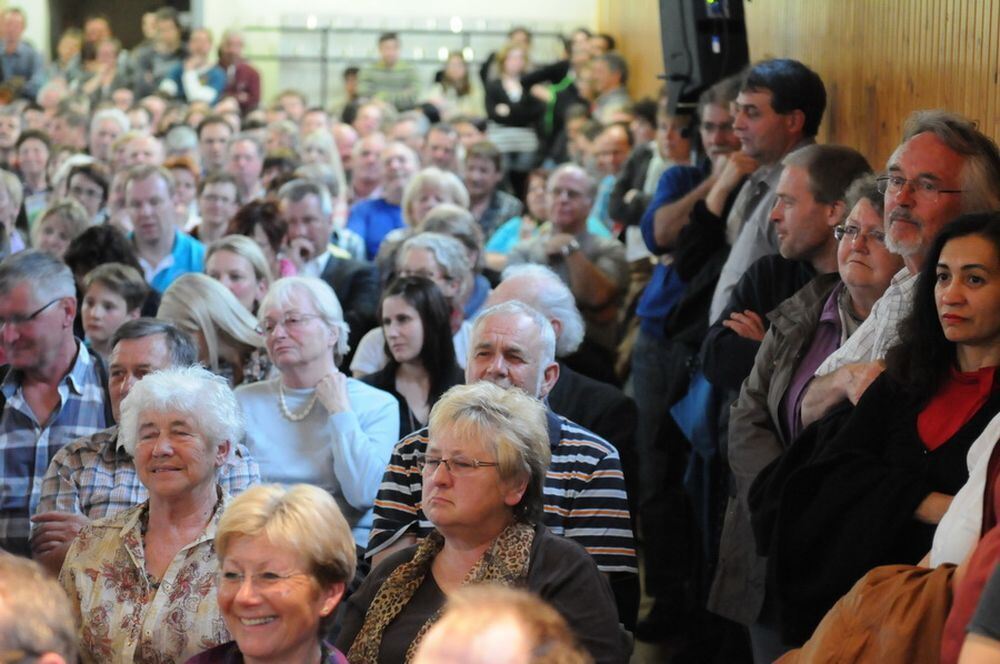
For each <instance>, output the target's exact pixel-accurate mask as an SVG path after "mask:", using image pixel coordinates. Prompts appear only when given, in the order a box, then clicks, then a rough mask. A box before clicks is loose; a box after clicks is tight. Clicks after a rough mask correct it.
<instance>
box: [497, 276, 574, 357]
mask: <svg viewBox="0 0 1000 664" xmlns="http://www.w3.org/2000/svg"><path fill="white" fill-rule="evenodd" d="M513 280H518V281H524V282H525V287H524V288H521V289H519V290H520V293H521V295H522V296H526V297H524V298H523V299H522V300H521V301H522V302H524V303H525V304H527V305H529V306H531V307H533V308H535V309H537V310H538V311H540V312H541V313H542V314H544V315H545V316H546V317H548V318H549V319H550V320H551V319H553V318H554V319H555V320H557V321H559V322H560V324H561V325H562V332H560V334H559V335H558V337H557V338H556V357H566V356H567V355H572V354H573V353H575V352H576V350H577V349H578V348H579V347H580V344H581V343H583V336H584V331H585V326H584V324H583V316H581V315H580V310H579V309H578V308H577V306H576V298H575V297H573V292H572V291H571V290H570V289H569V287H568V286H567V285H566V284H565V283H564V282H563V280H562V279H560V278H559V275H557V274H556V273H555V272H553V271H552V269H551V268H549V267H546V266H544V265H536V264H533V263H523V264H521V265H511V266H510V267H508V268H507V269H505V270H504V271H503V274H502V275H501V276H500V281H501V282H506V281H513Z"/></svg>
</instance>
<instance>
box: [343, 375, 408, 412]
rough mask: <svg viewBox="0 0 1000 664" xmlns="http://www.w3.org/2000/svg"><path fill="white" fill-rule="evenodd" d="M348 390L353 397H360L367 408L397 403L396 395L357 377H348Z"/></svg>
mask: <svg viewBox="0 0 1000 664" xmlns="http://www.w3.org/2000/svg"><path fill="white" fill-rule="evenodd" d="M347 391H348V393H349V394H350V395H351V397H352V399H353V398H355V397H356V398H358V399H360V400H361V401H362V403H364V405H365V407H366V409H373V408H377V407H383V406H385V405H387V404H392V405H395V404H396V397H394V396H392V395H391V394H389V393H388V392H386V391H385V390H381V389H379V388H377V387H374V386H372V385H369V384H368V383H366V382H364V381H362V380H359V379H357V378H348V379H347Z"/></svg>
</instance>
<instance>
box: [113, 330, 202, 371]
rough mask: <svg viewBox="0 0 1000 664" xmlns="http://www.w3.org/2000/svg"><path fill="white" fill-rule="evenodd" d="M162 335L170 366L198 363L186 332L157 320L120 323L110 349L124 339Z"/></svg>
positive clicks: (195, 349)
mask: <svg viewBox="0 0 1000 664" xmlns="http://www.w3.org/2000/svg"><path fill="white" fill-rule="evenodd" d="M157 334H162V335H163V338H164V339H165V340H166V342H167V350H168V351H169V352H170V364H171V366H175V367H186V366H188V365H191V364H195V363H196V362H197V361H198V349H197V348H195V345H194V341H192V340H191V337H190V336H188V334H187V332H185V331H184V330H182V329H180V328H179V327H177V326H176V325H174V324H173V323H169V322H167V321H165V320H160V319H158V318H136V319H135V320H130V321H127V322H125V323H122V324H121V325H120V326H119V327H118V329H117V330H115V333H114V335H112V337H111V348H114V347H115V346H117V345H118V343H119V342H120V341H124V340H125V339H145V338H146V337H152V336H155V335H157Z"/></svg>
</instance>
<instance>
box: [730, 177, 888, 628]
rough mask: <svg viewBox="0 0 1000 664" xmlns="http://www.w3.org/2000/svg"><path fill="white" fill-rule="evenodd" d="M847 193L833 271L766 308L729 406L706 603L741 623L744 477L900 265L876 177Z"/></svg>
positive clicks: (746, 584) (759, 576) (755, 605)
mask: <svg viewBox="0 0 1000 664" xmlns="http://www.w3.org/2000/svg"><path fill="white" fill-rule="evenodd" d="M846 202H847V206H848V209H850V213H849V214H848V215H847V218H846V219H845V220H844V222H843V224H842V225H840V226H838V227H837V228H836V229H835V236H836V237H837V239H838V244H837V269H838V272H839V275H838V274H827V275H821V276H819V277H817V278H816V279H814V280H813V281H812V282H811V283H809V284H808V285H806V286H805V287H804V288H803V289H802V290H800V291H799V292H798V293H797V294H795V295H794V296H793V297H791V298H789V299H788V300H786V301H785V302H784V303H782V304H781V305H780V306H779V307H778V308H777V309H775V310H774V311H773V312H772V313H771V314H769V316H768V318H770V320H771V325H770V328H769V329H768V332H767V334H766V335H765V336H764V340H763V341H762V342H761V346H760V350H759V352H758V353H757V357H756V360H755V361H754V365H753V370H752V371H751V372H750V376H749V377H748V378H747V380H746V382H744V383H743V388H742V390H741V391H740V396H739V399H738V400H737V401H736V403H735V404H734V406H733V408H732V411H731V413H730V419H729V463H730V466H731V468H732V472H733V477H734V479H735V481H736V489H737V491H736V495H735V496H732V497H730V499H729V505H728V508H727V510H726V517H725V524H724V527H723V534H722V543H721V549H720V561H719V567H718V569H717V572H716V577H715V586H714V588H713V595H712V602H713V604H712V608H713V609H716V610H718V611H720V612H723V615H726V616H727V617H730V618H733V619H737V620H740V621H741V622H743V623H745V624H751V623H754V622H755V620H756V619H757V617H758V615H759V613H760V611H761V605H762V602H763V600H764V592H763V580H764V579H763V575H764V559H763V558H762V557H760V556H758V555H757V552H756V551H755V549H754V539H753V532H752V530H751V527H750V511H749V508H748V506H747V494H748V492H749V491H750V484H751V483H752V482H753V480H754V479H755V478H756V477H757V474H758V473H759V472H760V471H761V470H762V469H763V468H764V467H765V466H766V465H767V464H769V463H771V462H772V461H773V460H774V459H776V458H777V457H779V456H780V455H781V454H782V453H783V452H784V450H786V449H788V448H789V447H790V446H791V445H792V443H793V441H794V440H795V439H796V437H798V435H799V433H800V431H801V430H802V420H801V417H800V412H799V411H800V409H801V399H802V394H803V392H804V390H805V387H806V386H807V385H808V383H809V381H810V379H811V378H812V376H813V373H814V372H815V370H816V368H817V367H818V366H819V365H820V364H821V363H822V361H823V360H824V359H825V358H826V356H827V355H829V354H830V353H832V352H833V351H834V350H836V349H837V348H838V347H840V345H841V344H842V343H843V342H844V341H845V340H846V339H847V338H848V337H849V336H850V335H851V334H852V333H853V332H854V330H856V329H857V328H858V326H859V325H860V324H861V322H862V321H864V319H865V318H867V317H868V314H869V312H870V311H871V308H872V305H873V304H874V303H875V301H876V300H878V298H879V297H881V296H882V293H883V292H884V291H885V289H886V288H887V287H888V286H889V282H890V280H891V279H892V276H893V275H894V274H895V273H896V272H897V271H898V270H899V269H901V267H902V260H901V259H900V258H899V257H898V256H896V255H895V254H892V253H890V252H889V250H888V249H887V248H886V246H885V243H884V241H885V234H884V232H883V223H882V212H883V198H882V195H881V194H880V193H879V192H878V190H877V188H876V184H875V178H874V177H873V176H871V175H864V176H862V177H861V178H859V179H858V180H856V181H855V182H854V183H853V184H852V185H851V187H850V188H849V189H848V191H847V194H846ZM750 588H757V589H760V590H759V591H751V590H748V589H750Z"/></svg>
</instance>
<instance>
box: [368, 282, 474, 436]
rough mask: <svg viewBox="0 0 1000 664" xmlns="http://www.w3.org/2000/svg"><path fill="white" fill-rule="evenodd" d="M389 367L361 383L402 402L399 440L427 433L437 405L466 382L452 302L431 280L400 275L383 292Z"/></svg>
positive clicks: (369, 376) (382, 305) (380, 308)
mask: <svg viewBox="0 0 1000 664" xmlns="http://www.w3.org/2000/svg"><path fill="white" fill-rule="evenodd" d="M379 311H380V313H379V318H380V319H381V320H382V334H383V336H384V337H385V354H386V357H388V358H389V363H388V364H387V365H386V366H385V368H383V369H380V370H379V371H376V372H375V373H373V374H369V375H367V376H365V377H364V378H362V379H361V380H362V381H364V382H365V383H368V384H369V385H371V386H372V387H375V388H378V389H380V390H383V391H385V392H388V393H389V394H391V395H392V396H394V397H396V401H398V402H399V438H400V439H403V438H405V437H406V436H408V435H409V434H411V433H413V432H414V431H417V430H418V429H422V428H423V427H424V426H425V425H426V424H427V417H428V416H429V415H430V411H431V407H432V406H433V405H434V403H435V402H436V401H437V400H438V398H439V397H440V396H441V395H442V394H444V393H445V392H446V391H447V390H448V388H450V387H452V386H453V385H459V384H461V383H462V382H463V376H462V370H461V369H460V368H459V366H458V362H457V361H456V360H455V345H454V343H453V342H452V340H451V322H450V321H451V304H450V303H449V302H448V300H447V298H445V296H444V294H443V293H441V290H440V289H439V288H438V287H437V285H435V283H434V282H433V281H431V280H430V279H428V278H426V277H400V278H399V279H396V280H395V281H394V282H392V283H391V284H389V287H388V288H386V290H385V293H383V294H382V304H381V306H380V307H379Z"/></svg>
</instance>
